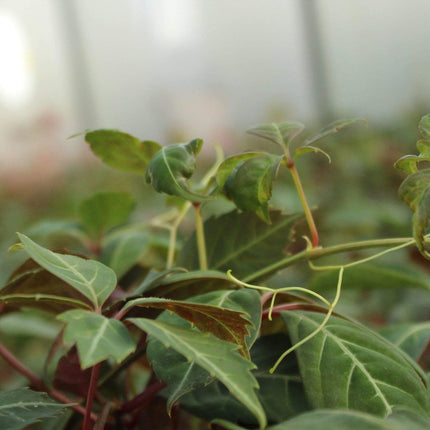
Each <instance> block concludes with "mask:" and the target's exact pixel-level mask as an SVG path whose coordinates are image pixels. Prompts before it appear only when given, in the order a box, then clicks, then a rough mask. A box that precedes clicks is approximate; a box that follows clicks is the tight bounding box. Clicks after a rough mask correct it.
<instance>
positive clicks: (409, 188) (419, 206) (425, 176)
mask: <svg viewBox="0 0 430 430" xmlns="http://www.w3.org/2000/svg"><path fill="white" fill-rule="evenodd" d="M399 195H400V197H401V198H402V199H403V201H404V202H405V203H406V204H407V205H408V206H409V207H410V208H411V209H412V212H413V213H414V215H413V218H412V230H413V234H414V239H415V240H416V242H417V247H418V249H419V250H420V252H421V254H422V255H423V256H424V257H426V258H427V259H430V252H429V251H428V250H427V249H426V245H425V239H424V235H425V232H426V229H427V227H428V224H429V222H430V169H423V170H419V171H418V172H415V173H413V174H412V175H410V176H408V177H407V178H406V179H405V180H404V181H403V182H402V184H401V185H400V187H399Z"/></svg>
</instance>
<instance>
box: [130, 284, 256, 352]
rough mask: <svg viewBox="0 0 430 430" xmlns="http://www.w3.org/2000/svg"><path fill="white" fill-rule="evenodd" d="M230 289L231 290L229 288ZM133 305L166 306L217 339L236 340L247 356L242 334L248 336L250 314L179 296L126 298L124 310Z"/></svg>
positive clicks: (160, 307)
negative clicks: (128, 299)
mask: <svg viewBox="0 0 430 430" xmlns="http://www.w3.org/2000/svg"><path fill="white" fill-rule="evenodd" d="M228 293H231V291H228ZM134 306H143V307H149V308H158V309H166V310H169V311H171V312H175V313H176V314H177V315H179V316H180V317H181V318H184V319H186V320H188V321H190V322H191V323H192V324H193V325H195V326H196V327H197V328H198V329H199V330H200V331H202V332H209V333H212V334H213V335H214V336H216V337H218V338H219V339H223V340H225V341H228V342H232V343H235V344H236V345H237V346H238V347H239V351H240V353H241V354H242V355H243V356H244V357H246V358H249V352H248V347H247V345H246V342H245V337H246V336H249V334H250V333H249V330H248V326H249V325H250V324H251V323H250V321H249V320H248V319H247V318H245V315H246V316H247V317H248V316H249V315H248V314H247V313H244V312H238V311H236V310H230V309H226V308H222V307H221V305H218V306H214V305H207V304H199V303H192V302H184V301H178V300H176V301H175V300H169V299H162V298H157V297H148V298H142V299H135V300H131V301H129V302H128V303H127V304H126V305H125V306H124V308H123V309H124V310H125V309H128V308H130V307H134Z"/></svg>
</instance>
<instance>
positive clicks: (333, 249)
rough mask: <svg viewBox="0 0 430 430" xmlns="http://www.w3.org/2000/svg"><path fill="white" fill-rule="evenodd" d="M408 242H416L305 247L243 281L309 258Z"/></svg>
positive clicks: (377, 241) (397, 240)
mask: <svg viewBox="0 0 430 430" xmlns="http://www.w3.org/2000/svg"><path fill="white" fill-rule="evenodd" d="M408 242H410V244H411V245H412V244H414V243H415V242H414V239H413V238H412V237H399V238H390V239H372V240H363V241H360V242H350V243H344V244H341V245H334V246H328V247H327V248H319V247H318V248H312V249H305V250H304V251H301V252H298V253H297V254H294V255H291V256H289V257H286V258H284V259H282V260H280V261H278V262H276V263H274V264H272V265H270V266H267V267H264V268H263V269H261V270H258V271H257V272H254V273H252V274H251V275H249V276H248V277H246V278H244V279H243V282H252V281H255V280H257V279H259V278H262V277H264V276H267V275H269V274H271V273H274V272H277V271H278V270H281V269H285V268H286V267H289V266H291V265H293V264H295V263H298V262H300V261H307V260H316V259H318V258H322V257H326V256H328V255H333V254H341V253H343V252H350V251H359V250H361V249H371V248H385V247H393V246H399V245H405V244H407V243H408Z"/></svg>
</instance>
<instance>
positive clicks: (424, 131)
mask: <svg viewBox="0 0 430 430" xmlns="http://www.w3.org/2000/svg"><path fill="white" fill-rule="evenodd" d="M418 131H419V132H420V133H421V136H422V137H423V138H424V139H426V140H430V114H428V115H424V116H423V117H422V118H421V120H420V122H419V124H418Z"/></svg>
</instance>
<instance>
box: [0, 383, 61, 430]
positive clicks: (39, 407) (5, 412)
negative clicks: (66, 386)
mask: <svg viewBox="0 0 430 430" xmlns="http://www.w3.org/2000/svg"><path fill="white" fill-rule="evenodd" d="M67 406H68V405H64V404H61V403H58V402H56V401H55V400H54V399H52V398H51V397H49V396H48V395H47V394H46V393H40V392H36V391H31V390H28V389H26V388H18V389H16V390H12V391H3V392H1V393H0V428H2V429H4V430H21V429H23V428H25V427H27V426H29V425H30V424H33V423H36V422H38V421H40V420H42V419H44V418H50V417H54V416H56V415H58V414H59V413H60V412H62V410H63V409H64V408H66V407H67Z"/></svg>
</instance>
